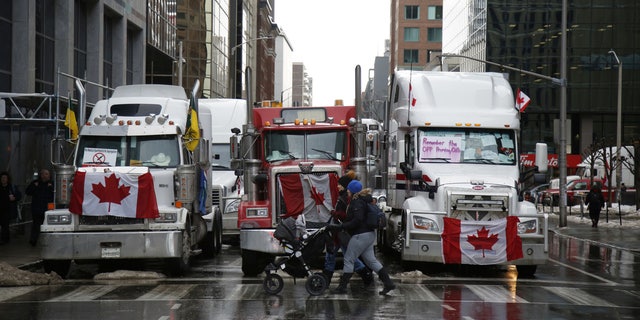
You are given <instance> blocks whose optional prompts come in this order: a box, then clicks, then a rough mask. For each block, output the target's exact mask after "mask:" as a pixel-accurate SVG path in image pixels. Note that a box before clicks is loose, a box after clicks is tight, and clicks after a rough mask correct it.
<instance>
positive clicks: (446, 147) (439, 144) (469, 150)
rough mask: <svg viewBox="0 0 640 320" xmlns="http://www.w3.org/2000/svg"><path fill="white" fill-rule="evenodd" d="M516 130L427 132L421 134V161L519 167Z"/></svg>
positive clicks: (430, 130)
mask: <svg viewBox="0 0 640 320" xmlns="http://www.w3.org/2000/svg"><path fill="white" fill-rule="evenodd" d="M516 152H517V150H516V145H515V133H514V131H513V130H500V129H482V130H480V129H473V128H468V129H467V128H460V129H457V128H455V129H450V128H423V129H420V130H419V132H418V161H420V162H445V163H481V164H496V165H515V164H516V160H517V158H516Z"/></svg>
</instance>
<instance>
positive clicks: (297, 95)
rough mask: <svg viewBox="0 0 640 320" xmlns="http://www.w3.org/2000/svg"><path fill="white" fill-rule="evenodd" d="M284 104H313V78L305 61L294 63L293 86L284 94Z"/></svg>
mask: <svg viewBox="0 0 640 320" xmlns="http://www.w3.org/2000/svg"><path fill="white" fill-rule="evenodd" d="M282 105H283V106H293V107H305V106H312V105H313V78H312V77H310V76H309V74H308V73H307V68H305V66H304V63H302V62H294V63H293V64H292V76H291V88H290V89H289V90H285V91H284V92H283V95H282Z"/></svg>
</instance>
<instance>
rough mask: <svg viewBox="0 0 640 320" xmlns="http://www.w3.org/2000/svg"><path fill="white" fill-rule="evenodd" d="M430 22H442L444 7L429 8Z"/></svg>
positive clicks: (428, 17)
mask: <svg viewBox="0 0 640 320" xmlns="http://www.w3.org/2000/svg"><path fill="white" fill-rule="evenodd" d="M427 19H428V20H442V6H429V7H428V8H427Z"/></svg>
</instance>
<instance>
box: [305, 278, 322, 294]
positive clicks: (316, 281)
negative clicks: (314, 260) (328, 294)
mask: <svg viewBox="0 0 640 320" xmlns="http://www.w3.org/2000/svg"><path fill="white" fill-rule="evenodd" d="M305 288H306V289H307V292H309V294H310V295H312V296H319V295H321V294H323V293H324V291H325V290H327V278H325V277H324V275H322V273H314V274H312V275H311V276H310V277H309V279H307V283H306V284H305Z"/></svg>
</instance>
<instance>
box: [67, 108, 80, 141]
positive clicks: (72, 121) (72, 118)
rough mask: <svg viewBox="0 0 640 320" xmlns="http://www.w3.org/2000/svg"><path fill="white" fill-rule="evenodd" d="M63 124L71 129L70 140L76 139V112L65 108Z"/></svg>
mask: <svg viewBox="0 0 640 320" xmlns="http://www.w3.org/2000/svg"><path fill="white" fill-rule="evenodd" d="M64 125H65V126H66V127H67V128H69V131H71V140H76V139H78V122H77V121H76V113H75V112H74V111H73V110H71V108H67V115H66V116H65V118H64Z"/></svg>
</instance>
